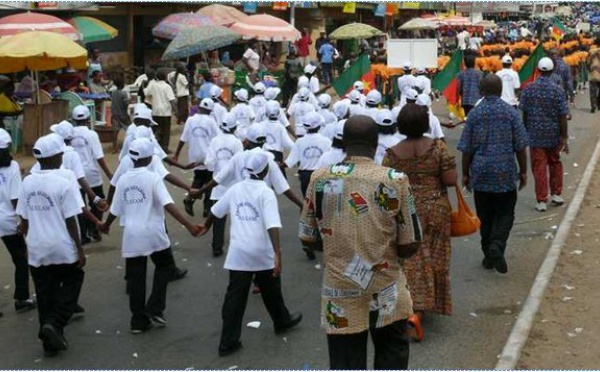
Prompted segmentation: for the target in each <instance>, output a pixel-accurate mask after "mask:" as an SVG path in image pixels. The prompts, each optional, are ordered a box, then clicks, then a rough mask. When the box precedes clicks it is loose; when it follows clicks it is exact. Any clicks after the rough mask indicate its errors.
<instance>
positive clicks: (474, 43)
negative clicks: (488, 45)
mask: <svg viewBox="0 0 600 372" xmlns="http://www.w3.org/2000/svg"><path fill="white" fill-rule="evenodd" d="M482 42H483V40H482V39H481V38H480V37H472V38H470V39H469V48H471V49H473V50H479V48H480V47H481V43H482Z"/></svg>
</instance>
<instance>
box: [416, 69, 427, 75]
mask: <svg viewBox="0 0 600 372" xmlns="http://www.w3.org/2000/svg"><path fill="white" fill-rule="evenodd" d="M425 72H427V71H426V70H425V68H424V67H419V68H418V69H417V74H418V75H423V74H424V73H425Z"/></svg>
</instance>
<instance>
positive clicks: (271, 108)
mask: <svg viewBox="0 0 600 372" xmlns="http://www.w3.org/2000/svg"><path fill="white" fill-rule="evenodd" d="M280 112H281V106H279V102H277V101H269V102H267V104H266V106H265V114H267V116H268V117H269V118H271V117H278V116H279V113H280Z"/></svg>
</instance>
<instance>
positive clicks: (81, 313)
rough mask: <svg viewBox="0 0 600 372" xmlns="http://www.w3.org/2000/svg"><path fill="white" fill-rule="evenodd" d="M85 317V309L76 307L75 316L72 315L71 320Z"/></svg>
mask: <svg viewBox="0 0 600 372" xmlns="http://www.w3.org/2000/svg"><path fill="white" fill-rule="evenodd" d="M84 315H85V309H84V308H83V307H81V305H79V304H77V305H75V309H73V315H71V319H77V318H83V316H84Z"/></svg>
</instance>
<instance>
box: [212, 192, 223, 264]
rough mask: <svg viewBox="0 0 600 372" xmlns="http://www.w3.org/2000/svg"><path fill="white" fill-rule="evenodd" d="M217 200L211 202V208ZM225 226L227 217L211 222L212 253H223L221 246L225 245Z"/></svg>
mask: <svg viewBox="0 0 600 372" xmlns="http://www.w3.org/2000/svg"><path fill="white" fill-rule="evenodd" d="M217 202H218V200H211V203H210V205H211V207H212V206H213V205H215V204H216V203H217ZM226 224H227V215H225V216H224V217H223V218H217V217H215V220H214V222H213V226H212V229H213V235H212V236H213V239H212V249H213V252H218V251H223V246H224V245H225V225H226Z"/></svg>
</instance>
